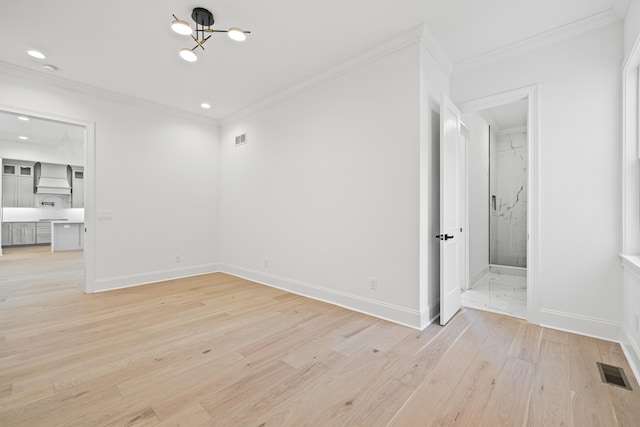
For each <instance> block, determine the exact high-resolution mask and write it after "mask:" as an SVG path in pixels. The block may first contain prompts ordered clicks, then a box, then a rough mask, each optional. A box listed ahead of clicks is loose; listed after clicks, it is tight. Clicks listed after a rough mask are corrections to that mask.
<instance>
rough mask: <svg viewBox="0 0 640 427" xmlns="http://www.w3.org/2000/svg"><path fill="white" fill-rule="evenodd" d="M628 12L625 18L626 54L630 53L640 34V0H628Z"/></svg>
mask: <svg viewBox="0 0 640 427" xmlns="http://www.w3.org/2000/svg"><path fill="white" fill-rule="evenodd" d="M628 1H629V6H628V7H627V14H626V15H625V19H624V54H625V57H626V56H627V55H629V53H630V52H631V49H632V48H633V46H634V44H635V43H636V40H637V39H638V36H640V0H628Z"/></svg>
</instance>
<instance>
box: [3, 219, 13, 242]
mask: <svg viewBox="0 0 640 427" xmlns="http://www.w3.org/2000/svg"><path fill="white" fill-rule="evenodd" d="M2 246H11V224H9V223H8V222H3V223H2Z"/></svg>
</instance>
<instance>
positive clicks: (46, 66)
mask: <svg viewBox="0 0 640 427" xmlns="http://www.w3.org/2000/svg"><path fill="white" fill-rule="evenodd" d="M42 68H44V69H45V70H47V71H58V67H56V66H55V65H51V64H44V65H43V66H42Z"/></svg>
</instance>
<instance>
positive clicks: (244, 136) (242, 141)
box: [236, 133, 247, 147]
mask: <svg viewBox="0 0 640 427" xmlns="http://www.w3.org/2000/svg"><path fill="white" fill-rule="evenodd" d="M246 143H247V134H246V133H243V134H242V135H238V136H236V147H237V146H238V145H244V144H246Z"/></svg>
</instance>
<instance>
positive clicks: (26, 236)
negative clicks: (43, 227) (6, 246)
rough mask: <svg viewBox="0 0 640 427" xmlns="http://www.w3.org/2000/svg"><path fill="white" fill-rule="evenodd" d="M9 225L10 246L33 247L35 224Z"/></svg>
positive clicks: (16, 223) (17, 223) (34, 242)
mask: <svg viewBox="0 0 640 427" xmlns="http://www.w3.org/2000/svg"><path fill="white" fill-rule="evenodd" d="M10 225H11V227H10V228H11V245H12V246H18V245H35V244H36V224H35V223H34V222H14V223H12V224H10Z"/></svg>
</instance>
